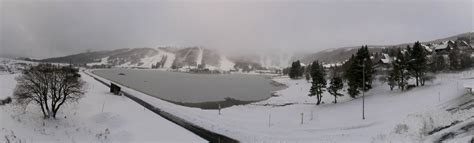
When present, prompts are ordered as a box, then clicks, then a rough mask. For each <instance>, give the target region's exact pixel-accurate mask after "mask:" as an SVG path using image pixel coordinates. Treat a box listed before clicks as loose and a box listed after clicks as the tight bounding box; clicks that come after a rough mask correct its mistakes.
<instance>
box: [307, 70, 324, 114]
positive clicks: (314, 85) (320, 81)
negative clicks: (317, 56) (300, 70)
mask: <svg viewBox="0 0 474 143" xmlns="http://www.w3.org/2000/svg"><path fill="white" fill-rule="evenodd" d="M311 65H312V66H311V77H312V78H313V80H312V82H311V88H310V90H309V95H308V96H316V98H317V103H316V105H319V104H320V103H321V100H322V96H323V95H322V94H323V92H324V91H325V90H324V89H325V88H326V78H325V77H326V72H325V70H324V68H323V66H322V65H321V64H320V63H319V62H318V61H314V62H313V64H311Z"/></svg>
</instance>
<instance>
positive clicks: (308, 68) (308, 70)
mask: <svg viewBox="0 0 474 143" xmlns="http://www.w3.org/2000/svg"><path fill="white" fill-rule="evenodd" d="M304 76H305V78H306V81H307V82H310V81H311V64H310V65H308V66H306V69H305V72H304Z"/></svg>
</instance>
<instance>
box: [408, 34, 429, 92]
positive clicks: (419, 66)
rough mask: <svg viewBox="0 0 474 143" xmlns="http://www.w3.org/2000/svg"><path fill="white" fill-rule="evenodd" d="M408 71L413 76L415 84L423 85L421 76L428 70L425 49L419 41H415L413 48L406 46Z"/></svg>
mask: <svg viewBox="0 0 474 143" xmlns="http://www.w3.org/2000/svg"><path fill="white" fill-rule="evenodd" d="M407 50H408V53H409V54H407V58H408V71H409V72H410V74H411V75H413V77H414V78H415V81H416V86H419V85H420V84H421V86H423V85H424V81H423V79H424V78H423V76H424V75H425V74H426V72H427V70H428V66H427V59H426V51H425V49H424V48H423V46H422V45H421V43H420V42H415V44H414V45H413V48H410V47H409V46H408V47H407Z"/></svg>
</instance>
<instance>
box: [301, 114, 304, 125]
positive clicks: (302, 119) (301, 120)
mask: <svg viewBox="0 0 474 143" xmlns="http://www.w3.org/2000/svg"><path fill="white" fill-rule="evenodd" d="M303 116H304V113H301V125H303Z"/></svg>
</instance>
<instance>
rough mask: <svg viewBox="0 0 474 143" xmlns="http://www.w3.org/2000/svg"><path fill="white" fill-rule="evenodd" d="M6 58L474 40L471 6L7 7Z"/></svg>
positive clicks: (387, 0)
mask: <svg viewBox="0 0 474 143" xmlns="http://www.w3.org/2000/svg"><path fill="white" fill-rule="evenodd" d="M0 1H1V2H0V9H1V13H0V16H1V21H0V24H1V25H0V26H1V28H0V30H1V31H0V32H1V35H0V36H1V37H0V56H26V57H33V58H45V57H53V56H64V55H68V54H75V53H79V52H85V51H87V50H92V51H96V50H108V49H118V48H135V47H158V46H179V47H184V46H202V47H207V48H212V49H218V50H220V51H223V52H226V53H236V52H238V53H259V52H266V51H273V52H275V51H278V52H291V51H304V52H317V51H321V50H324V49H328V48H338V47H344V46H358V45H362V44H377V45H379V44H397V43H405V42H414V41H416V40H420V41H423V40H433V39H437V38H444V37H447V36H452V35H456V34H460V33H465V32H469V31H473V29H474V26H473V23H474V17H473V13H474V10H473V7H474V5H473V2H472V0H402V1H400V0H339V1H338V0H312V1H309V0H297V1H294V0H288V1H286V0H257V1H255V0H243V1H239V0H220V1H209V0H206V1H203V0H194V1H191V0H180V1H158V0H154V1H144V0H141V1H114V0H96V1H92V0H88V1H79V0H67V1H63V0H54V1H53V0H49V1H41V0H39V1H38V0H35V1H25V0H21V1H18V0H0Z"/></svg>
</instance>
